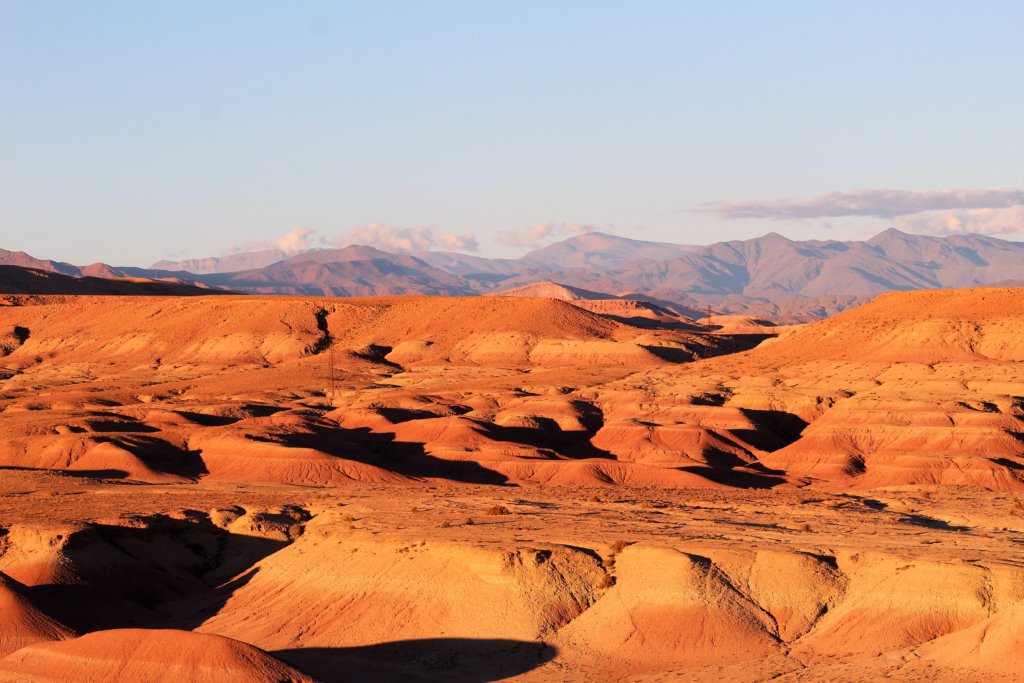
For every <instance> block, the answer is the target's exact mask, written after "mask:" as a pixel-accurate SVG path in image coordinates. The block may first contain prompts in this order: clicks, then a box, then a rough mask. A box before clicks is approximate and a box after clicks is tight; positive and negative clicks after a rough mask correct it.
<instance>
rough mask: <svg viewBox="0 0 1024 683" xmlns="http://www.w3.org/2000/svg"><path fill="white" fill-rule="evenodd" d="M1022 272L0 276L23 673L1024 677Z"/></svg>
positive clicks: (376, 677)
mask: <svg viewBox="0 0 1024 683" xmlns="http://www.w3.org/2000/svg"><path fill="white" fill-rule="evenodd" d="M1021 295H1022V290H1019V289H1018V290H1015V289H998V288H992V289H978V290H935V291H918V292H910V293H899V294H886V295H883V296H881V297H879V298H877V299H876V300H874V301H873V302H871V303H868V304H866V305H864V306H862V307H859V308H856V309H853V310H850V311H848V312H846V313H843V314H840V315H839V316H837V317H834V318H830V319H826V320H823V321H821V322H817V323H813V324H810V325H805V326H797V327H788V328H773V327H772V326H771V325H769V324H768V323H766V321H763V320H759V319H756V318H751V317H738V316H737V317H730V318H725V317H724V316H723V317H722V319H715V318H712V319H711V320H705V321H699V320H698V321H694V320H684V319H682V318H678V317H676V318H673V314H672V312H670V311H666V310H664V309H662V308H660V307H658V306H655V305H653V304H651V305H648V304H643V305H641V304H636V303H628V302H626V301H625V300H619V299H616V300H611V299H609V300H607V301H604V300H600V299H597V300H595V299H583V298H581V297H575V298H579V299H580V300H581V301H584V303H583V304H582V305H574V304H575V303H576V302H572V303H571V302H568V301H562V300H556V299H549V298H531V297H529V296H525V297H524V296H497V297H468V298H432V297H390V298H388V297H383V298H366V299H329V298H303V297H295V298H291V297H257V296H224V295H222V296H192V297H180V296H160V297H150V296H136V297H121V296H67V295H51V296H44V295H7V296H3V297H0V468H2V472H0V680H3V681H115V680H118V681H125V680H132V681H325V682H331V681H339V682H341V681H412V682H420V681H455V682H459V681H462V682H467V683H482V682H484V681H495V680H519V681H538V682H547V681H550V682H554V681H582V680H610V681H661V680H692V681H701V680H707V681H712V680H713V681H762V680H774V681H818V680H821V681H825V680H828V681H870V680H906V681H911V680H913V681H918V680H934V681H963V680H991V681H999V680H1006V681H1011V680H1019V679H1020V674H1019V662H1020V661H1021V659H1022V657H1024V363H1022V361H1024V344H1021V339H1022V338H1024V304H1022V303H1021V301H1022V300H1021ZM702 323H703V324H702Z"/></svg>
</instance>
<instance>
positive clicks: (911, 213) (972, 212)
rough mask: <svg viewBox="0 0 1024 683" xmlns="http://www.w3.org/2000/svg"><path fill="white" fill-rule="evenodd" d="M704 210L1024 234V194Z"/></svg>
mask: <svg viewBox="0 0 1024 683" xmlns="http://www.w3.org/2000/svg"><path fill="white" fill-rule="evenodd" d="M698 211H702V212H706V213H713V214H716V215H718V216H720V217H722V218H726V219H742V218H758V219H765V220H815V219H830V218H854V217H861V218H881V219H887V220H893V223H894V225H896V226H897V227H900V228H904V229H907V230H912V231H915V232H921V233H929V234H936V235H947V234H953V233H964V232H973V233H981V234H988V235H997V234H1013V233H1024V190H1021V189H1018V188H994V189H961V190H923V191H911V190H886V189H874V190H854V191H852V192H826V193H825V194H820V195H818V196H816V197H811V198H810V199H775V200H768V201H756V202H727V203H710V204H703V205H701V206H700V207H699V208H698Z"/></svg>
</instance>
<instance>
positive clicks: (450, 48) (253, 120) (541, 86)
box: [0, 0, 1024, 265]
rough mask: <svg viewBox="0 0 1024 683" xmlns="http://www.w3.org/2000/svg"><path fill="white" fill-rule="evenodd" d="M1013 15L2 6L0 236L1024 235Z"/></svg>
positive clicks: (45, 253)
mask: <svg viewBox="0 0 1024 683" xmlns="http://www.w3.org/2000/svg"><path fill="white" fill-rule="evenodd" d="M1021 26H1024V3H1021V2H941V1H934V0H933V1H930V2H910V1H902V2H848V3H839V2H820V1H819V2H771V3H770V2H721V1H719V2H642V1H632V2H601V1H599V0H588V1H586V2H557V1H556V2H551V1H548V2H540V1H539V0H538V1H529V2H527V1H522V2H512V1H498V0H492V1H489V2H487V1H479V2H469V1H464V2H429V1H427V0H420V1H417V2H412V1H407V2H388V1H384V0H377V1H375V2H343V1H341V0H334V1H331V2H297V1H291V2H284V1H281V2H259V1H245V2H243V1H241V0H231V1H229V0H219V1H218V0H205V1H203V2H188V1H180V0H179V1H175V2H161V1H159V0H147V1H146V2H133V1H129V0H122V1H117V2H110V1H102V0H92V1H88V2H87V1H85V0H78V1H71V0H64V1H61V2H55V1H52V0H0V247H2V248H6V249H22V250H25V251H28V252H30V253H33V254H35V255H38V256H42V257H47V258H57V259H61V260H66V261H72V262H76V263H87V262H91V261H96V260H102V261H106V262H108V263H115V264H139V265H145V264H148V263H150V262H152V261H155V260H157V259H160V258H165V257H168V256H177V257H189V256H207V255H213V254H220V253H224V252H226V251H230V250H232V249H237V248H241V247H243V246H244V247H246V248H248V247H258V246H261V245H267V244H273V243H274V242H275V240H277V239H278V238H279V236H281V235H288V234H290V235H291V238H289V240H288V241H286V242H285V243H284V244H286V245H290V246H302V245H305V244H314V243H315V244H320V243H334V242H339V243H340V242H344V241H346V240H347V239H349V238H350V237H352V236H360V237H362V238H363V239H364V241H374V240H376V242H377V243H378V244H379V245H381V246H384V247H387V246H389V245H391V246H394V245H396V244H398V245H399V246H401V245H407V244H411V245H412V246H413V247H421V246H434V247H452V246H461V247H466V248H470V247H472V246H474V242H475V243H476V244H477V245H478V248H479V253H481V254H484V255H495V256H497V255H501V256H510V255H516V254H519V253H522V252H523V251H524V250H525V249H527V248H529V247H530V246H535V245H537V244H541V243H543V242H544V241H545V240H548V241H550V240H553V239H557V238H561V237H564V236H567V235H569V234H573V233H574V232H577V231H581V230H589V229H600V230H604V231H608V232H614V233H617V234H621V235H624V236H628V237H637V238H640V239H652V240H665V241H674V242H684V243H708V242H712V241H717V240H720V239H740V238H749V237H754V236H757V235H760V234H763V233H766V232H769V231H773V230H774V231H777V232H781V233H783V234H785V235H787V236H790V237H793V238H801V239H803V238H811V237H813V238H821V239H829V238H834V239H846V238H857V237H861V236H864V235H866V234H870V233H872V232H877V231H878V230H881V229H883V228H885V227H887V226H889V225H897V226H898V227H902V228H904V229H907V230H908V231H911V232H915V231H917V232H931V233H940V234H941V233H944V232H948V231H958V230H976V231H981V232H988V233H991V234H996V235H999V236H1002V237H1007V238H1010V239H1022V238H1024V206H1022V205H1024V198H1022V197H1024V195H1022V194H1021V192H1020V188H1022V187H1024V164H1022V163H1021V159H1024V132H1022V131H1024V126H1022V125H1021V121H1024V83H1022V80H1024V76H1022V74H1024V68H1022V67H1024V41H1021V40H1020V30H1021ZM993 190H995V192H994V193H993V192H992V191H993ZM980 191H985V192H980ZM828 193H843V194H839V195H837V194H828ZM893 193H896V195H895V196H896V197H897V198H898V200H899V201H898V202H897V204H898V205H899V206H900V207H903V208H901V209H899V210H897V211H896V213H893V210H892V197H893V196H894V195H893ZM886 202H888V203H886ZM837 203H838V204H839V205H841V207H842V208H841V209H839V210H837V209H836V205H837ZM880 203H881V204H880ZM794 206H796V207H798V208H799V210H798V211H796V210H794V209H793V207H794ZM851 206H852V207H853V208H852V209H851V208H850V207H851ZM901 212H902V213H901ZM396 236H398V238H401V240H399V241H398V242H396ZM399 242H400V244H399Z"/></svg>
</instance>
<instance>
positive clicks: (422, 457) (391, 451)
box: [249, 425, 508, 486]
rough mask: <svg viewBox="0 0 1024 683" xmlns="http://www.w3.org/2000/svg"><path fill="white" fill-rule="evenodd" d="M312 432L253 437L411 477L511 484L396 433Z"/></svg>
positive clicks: (317, 429) (332, 429) (316, 427)
mask: <svg viewBox="0 0 1024 683" xmlns="http://www.w3.org/2000/svg"><path fill="white" fill-rule="evenodd" d="M308 429H309V430H310V431H306V432H288V433H281V434H271V435H268V436H261V437H252V436H250V437H249V438H253V439H254V440H256V441H266V442H270V443H278V444H281V445H284V446H288V447H292V448H310V449H313V450H318V451H321V452H323V453H327V454H328V455H333V456H335V457H337V458H344V459H346V460H354V461H356V462H363V463H366V464H368V465H374V466H376V467H381V468H383V469H387V470H390V471H392V472H395V473H396V474H402V475H405V476H409V477H419V478H423V477H437V478H442V479H450V480H452V481H457V482H462V483H467V484H491V485H495V486H500V485H504V484H507V483H508V477H506V476H505V475H503V474H500V473H498V472H495V471H494V470H489V469H487V468H486V467H484V466H482V465H480V464H479V463H477V462H473V461H469V460H445V459H444V458H436V457H434V456H432V455H429V454H428V453H427V452H426V450H425V447H424V444H422V443H419V442H416V441H397V440H396V436H395V434H391V433H380V432H374V431H371V430H370V429H369V428H368V427H358V428H355V429H346V428H344V427H327V426H321V425H311V426H309V427H308Z"/></svg>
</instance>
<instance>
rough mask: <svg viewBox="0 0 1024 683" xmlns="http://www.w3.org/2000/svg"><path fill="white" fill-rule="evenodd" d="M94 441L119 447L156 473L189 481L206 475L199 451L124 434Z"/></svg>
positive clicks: (160, 440)
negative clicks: (163, 473)
mask: <svg viewBox="0 0 1024 683" xmlns="http://www.w3.org/2000/svg"><path fill="white" fill-rule="evenodd" d="M96 440H97V441H107V442H110V443H113V444H116V445H117V446H120V447H121V448H123V449H125V450H126V451H128V452H129V453H131V454H132V455H134V456H135V457H137V458H138V459H139V460H141V461H142V462H144V463H146V465H147V466H148V467H151V468H153V469H154V470H156V471H158V472H165V473H167V474H174V475H177V476H181V477H187V478H189V479H196V478H197V477H199V476H200V475H203V474H206V465H205V464H204V463H203V459H202V458H201V457H200V455H199V451H190V450H186V449H183V448H179V447H177V446H175V445H174V444H172V443H169V442H167V441H164V440H163V439H156V438H153V437H147V436H136V435H134V434H126V435H122V436H117V437H112V436H111V437H107V436H104V437H96Z"/></svg>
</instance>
